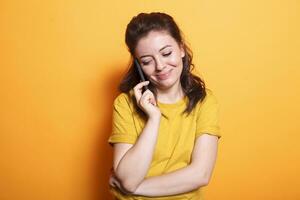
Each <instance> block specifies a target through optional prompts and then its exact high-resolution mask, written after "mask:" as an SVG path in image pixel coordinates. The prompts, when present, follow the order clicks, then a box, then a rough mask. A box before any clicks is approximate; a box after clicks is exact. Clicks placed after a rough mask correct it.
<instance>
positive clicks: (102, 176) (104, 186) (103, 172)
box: [90, 63, 127, 200]
mask: <svg viewBox="0 0 300 200" xmlns="http://www.w3.org/2000/svg"><path fill="white" fill-rule="evenodd" d="M116 66H125V70H124V68H123V69H122V70H111V71H112V73H111V74H109V75H107V76H105V77H104V78H103V79H102V80H101V81H102V82H101V83H99V85H100V90H99V96H98V97H99V98H97V100H98V101H97V100H96V102H100V101H99V99H101V102H105V103H104V104H102V105H99V103H98V105H96V106H95V107H96V108H99V109H100V110H99V112H100V113H101V115H105V117H102V119H103V120H102V121H100V122H99V127H97V129H96V134H94V135H96V136H97V137H96V138H97V140H96V141H95V143H94V146H93V147H91V148H92V152H93V153H92V155H91V156H92V158H91V165H90V166H91V170H90V178H91V181H90V184H91V187H90V188H91V190H92V191H91V195H92V197H91V198H90V199H92V200H102V199H103V200H104V199H105V200H112V199H113V197H112V196H111V194H110V192H109V185H108V179H109V175H110V169H111V167H112V153H113V149H112V147H111V146H110V145H109V144H108V143H107V140H108V137H109V136H110V133H111V124H112V105H113V101H114V99H115V97H116V96H117V95H118V94H119V91H118V86H119V83H120V81H121V79H122V77H123V76H124V75H125V73H126V72H127V67H126V64H124V63H123V64H120V63H119V64H114V65H112V66H109V67H110V69H114V68H117V67H116ZM103 98H104V99H103ZM98 136H99V137H98Z"/></svg>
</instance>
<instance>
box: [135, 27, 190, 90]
mask: <svg viewBox="0 0 300 200" xmlns="http://www.w3.org/2000/svg"><path fill="white" fill-rule="evenodd" d="M184 55H185V54H184V50H183V48H182V47H181V46H180V45H178V43H177V42H176V40H175V39H174V38H173V37H172V36H170V35H169V34H168V33H167V32H163V31H151V32H150V33H149V34H148V35H146V36H145V37H143V38H141V39H140V40H139V41H138V43H137V46H136V49H135V57H136V58H138V60H139V62H140V64H141V67H142V70H143V72H144V74H145V75H146V77H147V79H148V80H149V81H150V82H151V83H152V84H154V85H155V87H156V88H159V89H168V88H170V87H172V86H178V84H180V75H181V72H182V68H183V63H182V58H183V57H184Z"/></svg>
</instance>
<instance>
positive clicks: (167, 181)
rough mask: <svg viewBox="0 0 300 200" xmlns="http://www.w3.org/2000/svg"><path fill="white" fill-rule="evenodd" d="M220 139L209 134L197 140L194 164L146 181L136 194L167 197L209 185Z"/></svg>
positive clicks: (193, 155)
mask: <svg viewBox="0 0 300 200" xmlns="http://www.w3.org/2000/svg"><path fill="white" fill-rule="evenodd" d="M217 147H218V138H217V137H216V136H211V135H208V134H203V135H201V136H199V137H198V138H197V140H196V143H195V146H194V150H193V154H192V162H191V164H190V165H188V166H187V167H185V168H181V169H179V170H176V171H173V172H170V173H167V174H164V175H161V176H154V177H150V178H147V179H145V180H144V181H143V182H142V183H141V184H140V185H139V186H138V188H137V189H136V190H135V192H134V194H136V195H143V196H151V197H154V196H165V195H175V194H180V193H186V192H190V191H192V190H195V189H198V188H199V187H202V186H206V185H207V184H208V183H209V180H210V177H211V174H212V171H213V168H214V165H215V160H216V156H217Z"/></svg>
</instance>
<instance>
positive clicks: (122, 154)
mask: <svg viewBox="0 0 300 200" xmlns="http://www.w3.org/2000/svg"><path fill="white" fill-rule="evenodd" d="M159 124H160V116H159V117H149V118H148V121H147V122H146V125H145V127H144V129H143V131H142V133H141V134H140V136H139V138H138V140H137V141H136V143H135V144H134V145H133V146H132V147H131V148H129V150H128V151H127V150H125V151H124V149H126V146H125V147H124V145H123V150H120V149H122V146H121V144H116V148H115V156H114V157H115V161H114V166H113V167H114V171H115V177H116V179H117V180H118V181H119V182H120V185H121V186H122V187H123V188H124V189H125V190H127V191H128V192H133V191H135V189H136V188H137V186H138V185H139V184H140V183H141V182H142V181H143V179H144V178H145V176H146V174H147V172H148V169H149V167H150V164H151V161H152V157H153V152H154V149H155V145H156V140H157V136H158V130H159ZM118 145H119V146H118ZM117 146H118V147H117ZM127 149H128V147H127Z"/></svg>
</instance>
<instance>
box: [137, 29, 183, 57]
mask: <svg viewBox="0 0 300 200" xmlns="http://www.w3.org/2000/svg"><path fill="white" fill-rule="evenodd" d="M166 45H170V46H172V47H174V46H177V42H176V40H175V39H174V38H173V37H172V36H171V35H170V34H169V33H167V32H165V31H151V32H150V33H148V34H147V35H146V36H145V37H142V38H141V39H140V40H139V41H138V43H137V45H136V48H135V54H136V55H142V54H146V53H151V52H157V51H159V50H160V49H161V48H162V47H164V46H166Z"/></svg>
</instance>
